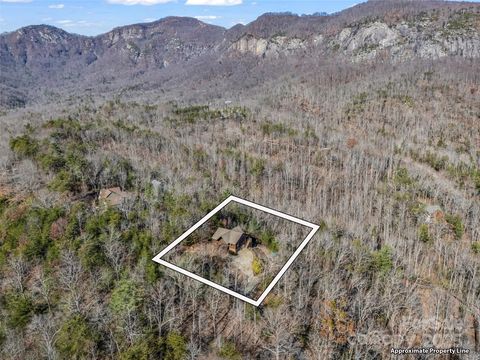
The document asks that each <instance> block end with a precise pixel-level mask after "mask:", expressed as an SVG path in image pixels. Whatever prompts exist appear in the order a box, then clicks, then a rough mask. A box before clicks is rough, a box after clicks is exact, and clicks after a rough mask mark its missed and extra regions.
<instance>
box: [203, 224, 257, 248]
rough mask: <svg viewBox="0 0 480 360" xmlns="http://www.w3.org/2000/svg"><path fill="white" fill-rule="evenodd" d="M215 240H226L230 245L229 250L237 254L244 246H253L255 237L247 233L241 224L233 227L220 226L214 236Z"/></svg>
mask: <svg viewBox="0 0 480 360" xmlns="http://www.w3.org/2000/svg"><path fill="white" fill-rule="evenodd" d="M212 239H213V240H217V241H220V240H222V241H224V242H225V243H226V244H227V245H228V251H230V252H231V253H233V254H236V253H237V252H238V251H239V250H240V249H241V248H242V247H243V246H246V247H251V246H252V242H253V239H252V237H250V236H248V235H247V234H245V233H244V232H243V230H242V228H241V227H240V226H236V227H234V228H233V229H231V230H230V229H225V228H218V229H217V231H215V234H213V236H212Z"/></svg>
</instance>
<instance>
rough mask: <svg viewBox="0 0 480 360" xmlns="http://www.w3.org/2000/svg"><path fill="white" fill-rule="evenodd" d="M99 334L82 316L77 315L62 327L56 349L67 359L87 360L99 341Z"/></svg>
mask: <svg viewBox="0 0 480 360" xmlns="http://www.w3.org/2000/svg"><path fill="white" fill-rule="evenodd" d="M98 337H99V336H98V333H97V332H96V331H95V329H93V328H92V327H91V326H90V324H89V323H88V321H87V320H86V319H85V318H83V317H82V316H81V315H75V316H73V317H72V318H70V319H69V320H67V321H66V322H64V323H63V325H62V326H61V327H60V330H59V332H58V335H57V341H56V343H55V344H56V347H57V349H58V352H59V353H60V355H62V356H63V357H64V358H66V359H85V358H88V357H89V355H90V354H91V351H92V349H94V348H95V345H96V341H97V340H98Z"/></svg>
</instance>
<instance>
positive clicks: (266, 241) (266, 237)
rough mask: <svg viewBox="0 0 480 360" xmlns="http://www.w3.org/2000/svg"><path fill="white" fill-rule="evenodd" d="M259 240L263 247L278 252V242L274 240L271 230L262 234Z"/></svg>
mask: <svg viewBox="0 0 480 360" xmlns="http://www.w3.org/2000/svg"><path fill="white" fill-rule="evenodd" d="M259 240H260V242H261V243H262V244H263V245H265V246H266V247H268V248H269V249H270V250H271V251H274V252H277V251H278V242H277V240H276V239H275V236H274V234H273V231H272V230H267V231H265V232H263V233H262V234H261V235H260V236H259Z"/></svg>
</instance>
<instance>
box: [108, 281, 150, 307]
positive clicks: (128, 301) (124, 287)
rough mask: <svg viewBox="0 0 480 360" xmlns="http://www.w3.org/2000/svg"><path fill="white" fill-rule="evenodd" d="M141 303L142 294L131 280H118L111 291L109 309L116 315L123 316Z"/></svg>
mask: <svg viewBox="0 0 480 360" xmlns="http://www.w3.org/2000/svg"><path fill="white" fill-rule="evenodd" d="M142 301H143V294H142V292H141V288H139V287H138V286H137V285H136V284H135V283H134V282H133V281H132V280H126V279H124V280H120V281H119V283H118V284H117V287H116V288H115V289H114V290H113V291H112V297H111V299H110V307H111V309H112V310H113V312H114V313H116V314H125V313H129V312H131V311H135V310H136V309H138V307H139V306H140V304H141V303H142Z"/></svg>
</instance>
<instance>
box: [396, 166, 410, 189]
mask: <svg viewBox="0 0 480 360" xmlns="http://www.w3.org/2000/svg"><path fill="white" fill-rule="evenodd" d="M394 182H395V184H396V185H399V186H410V185H413V183H414V180H413V179H412V178H411V177H410V175H409V174H408V170H407V169H406V168H399V169H398V170H397V172H396V173H395V178H394Z"/></svg>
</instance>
